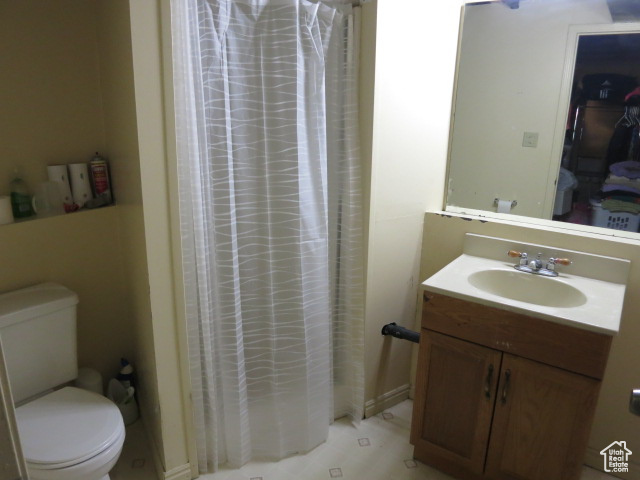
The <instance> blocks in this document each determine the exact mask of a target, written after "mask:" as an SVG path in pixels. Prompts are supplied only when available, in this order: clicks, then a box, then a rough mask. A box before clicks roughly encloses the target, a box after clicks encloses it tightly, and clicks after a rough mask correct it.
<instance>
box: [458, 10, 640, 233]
mask: <svg viewBox="0 0 640 480" xmlns="http://www.w3.org/2000/svg"><path fill="white" fill-rule="evenodd" d="M611 3H615V2H611V0H609V2H607V0H519V1H518V0H502V1H494V2H482V3H476V4H468V5H466V6H465V8H464V9H463V23H462V35H461V40H460V45H459V54H458V70H457V78H456V93H455V98H454V113H453V118H452V128H451V145H450V150H449V167H448V179H447V182H448V184H447V202H446V203H447V210H451V211H459V212H470V211H484V212H498V213H507V214H511V215H520V216H526V217H533V218H540V219H548V220H551V219H553V220H557V221H563V222H570V223H574V224H580V225H592V226H598V227H605V228H615V229H618V230H626V231H627V232H638V230H639V227H640V179H638V177H640V168H636V165H638V166H640V163H639V162H638V160H640V155H639V152H640V147H639V144H640V142H639V141H638V140H639V139H640V133H639V130H638V123H639V122H638V120H636V118H635V117H634V115H637V116H639V117H640V115H638V114H637V113H633V112H635V111H637V108H636V109H635V110H634V109H633V108H632V107H634V106H636V105H640V91H637V92H636V93H638V95H637V96H635V95H634V94H633V92H634V90H635V89H636V87H637V86H638V80H640V62H638V59H640V23H639V22H640V17H638V18H636V19H635V21H634V22H629V21H626V22H619V23H616V22H614V21H613V20H612V15H613V16H614V17H615V16H616V15H615V14H616V12H614V11H613V9H610V6H609V4H611ZM636 102H637V103H636ZM625 114H626V115H627V116H629V115H631V117H632V118H631V117H630V119H629V120H627V121H624V120H622V119H623V117H624V116H625ZM620 122H623V123H625V122H626V123H625V125H627V124H628V125H627V126H625V127H624V128H622V126H621V123H620ZM616 125H617V126H616ZM625 162H626V163H625ZM629 162H631V163H629ZM611 164H615V166H614V167H611ZM622 166H624V167H625V168H621V167H622ZM611 168H613V169H614V170H615V172H616V173H617V174H615V175H613V176H612V172H611V170H610V169H611ZM628 169H631V170H628ZM636 186H637V188H636ZM605 207H608V208H609V209H610V210H608V209H607V208H605Z"/></svg>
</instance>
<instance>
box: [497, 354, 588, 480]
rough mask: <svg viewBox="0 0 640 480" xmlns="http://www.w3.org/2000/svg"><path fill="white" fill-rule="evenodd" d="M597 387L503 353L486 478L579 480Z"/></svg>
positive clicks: (578, 377) (571, 375)
mask: <svg viewBox="0 0 640 480" xmlns="http://www.w3.org/2000/svg"><path fill="white" fill-rule="evenodd" d="M598 390H599V382H597V381H596V380H593V379H591V378H589V377H585V376H582V375H579V374H575V373H570V372H567V371H565V370H561V369H559V368H555V367H550V366H548V365H544V364H541V363H538V362H534V361H531V360H527V359H524V358H521V357H516V356H513V355H509V354H504V357H503V360H502V371H501V374H500V383H499V386H498V392H497V393H498V396H497V399H496V407H495V413H494V419H493V429H492V431H491V441H490V444H489V451H488V454H487V467H486V474H487V476H488V477H489V478H492V479H509V480H515V479H518V480H522V479H527V480H554V479H557V480H571V479H576V480H577V479H579V478H580V470H581V466H582V461H583V457H584V452H585V449H586V446H587V441H588V436H589V429H590V426H591V420H592V417H593V412H594V409H595V404H596V401H597V396H598Z"/></svg>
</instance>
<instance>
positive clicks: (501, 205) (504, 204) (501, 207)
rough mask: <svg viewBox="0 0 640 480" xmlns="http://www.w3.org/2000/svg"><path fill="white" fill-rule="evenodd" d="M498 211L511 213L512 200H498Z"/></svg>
mask: <svg viewBox="0 0 640 480" xmlns="http://www.w3.org/2000/svg"><path fill="white" fill-rule="evenodd" d="M497 211H498V213H511V200H498V210H497Z"/></svg>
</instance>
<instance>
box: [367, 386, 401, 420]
mask: <svg viewBox="0 0 640 480" xmlns="http://www.w3.org/2000/svg"><path fill="white" fill-rule="evenodd" d="M409 390H410V387H409V384H408V383H407V384H405V385H401V386H400V387H398V388H394V389H393V390H391V391H389V392H386V393H383V394H382V395H380V396H378V397H376V398H372V399H371V400H367V402H366V403H365V404H364V416H365V418H369V417H373V416H374V415H376V414H378V413H380V412H382V411H383V410H385V409H387V408H389V407H393V406H394V405H396V404H398V403H400V402H402V401H403V400H406V399H407V398H409Z"/></svg>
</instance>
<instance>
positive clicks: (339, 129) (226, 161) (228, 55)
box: [171, 0, 364, 472]
mask: <svg viewBox="0 0 640 480" xmlns="http://www.w3.org/2000/svg"><path fill="white" fill-rule="evenodd" d="M171 3H172V35H173V46H172V47H173V68H174V90H175V107H176V127H177V145H178V168H179V172H178V176H179V190H180V216H181V222H180V223H181V240H182V253H183V270H184V273H185V286H184V287H185V297H186V300H187V312H186V314H187V322H188V336H189V339H188V340H189V356H190V369H191V384H192V396H193V405H194V423H195V430H196V434H197V446H198V462H199V468H200V470H201V471H202V472H206V471H213V470H215V469H216V468H217V467H218V466H219V465H221V464H224V463H229V464H231V465H233V466H240V465H242V464H244V463H246V462H247V461H249V460H251V459H255V458H270V459H278V458H282V457H285V456H287V455H290V454H293V453H298V452H305V451H308V450H310V449H312V448H314V447H315V446H317V445H318V444H320V443H321V442H323V441H324V440H326V437H327V433H328V427H329V424H330V423H331V422H332V421H333V419H334V418H337V417H340V416H343V415H350V416H352V417H353V418H354V419H356V420H358V419H360V418H361V417H362V413H363V412H362V411H363V402H364V400H363V396H364V393H363V298H362V296H363V267H362V263H363V259H362V226H361V221H362V218H361V198H360V187H361V186H360V171H359V167H360V165H359V157H358V126H357V88H356V86H357V58H358V55H357V42H356V39H357V36H358V33H357V25H358V22H357V16H356V13H355V12H354V9H352V8H351V6H350V5H345V4H343V3H341V2H331V1H322V0H320V1H308V0H175V1H172V2H171Z"/></svg>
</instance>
